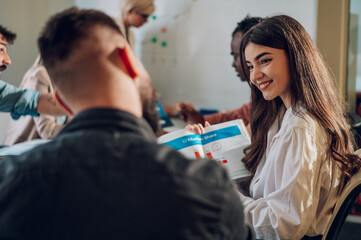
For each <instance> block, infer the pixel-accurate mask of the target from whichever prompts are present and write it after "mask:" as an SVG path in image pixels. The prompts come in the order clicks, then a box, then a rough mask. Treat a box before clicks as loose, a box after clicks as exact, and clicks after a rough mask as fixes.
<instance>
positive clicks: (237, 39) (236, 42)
mask: <svg viewBox="0 0 361 240" xmlns="http://www.w3.org/2000/svg"><path fill="white" fill-rule="evenodd" d="M262 20H263V19H262V18H260V17H250V16H248V15H247V16H246V17H245V18H244V19H243V20H242V21H241V22H239V23H237V27H236V28H235V29H234V30H233V32H232V42H231V55H232V56H233V62H232V67H234V69H235V70H236V72H237V76H238V77H239V78H241V81H247V77H246V76H245V75H244V74H243V71H241V60H240V58H239V53H240V45H241V42H242V38H243V36H244V34H245V33H246V32H247V31H248V30H249V29H250V28H251V27H253V26H255V25H256V24H257V23H259V22H261V21H262Z"/></svg>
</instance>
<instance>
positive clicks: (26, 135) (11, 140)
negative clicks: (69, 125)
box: [4, 56, 63, 146]
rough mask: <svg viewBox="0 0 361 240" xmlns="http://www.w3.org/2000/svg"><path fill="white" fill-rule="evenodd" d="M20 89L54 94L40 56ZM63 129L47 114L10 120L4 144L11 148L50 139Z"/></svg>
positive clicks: (53, 117) (55, 119)
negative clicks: (38, 139)
mask: <svg viewBox="0 0 361 240" xmlns="http://www.w3.org/2000/svg"><path fill="white" fill-rule="evenodd" d="M20 88H21V89H24V88H28V89H32V90H36V91H39V92H41V93H54V88H53V86H52V84H51V82H50V78H49V75H48V72H47V71H46V69H45V68H44V66H43V65H42V64H41V63H40V58H39V56H38V57H37V59H36V60H35V63H34V65H33V66H32V67H31V68H30V69H29V70H28V71H27V72H26V74H25V76H24V78H23V81H22V82H21V84H20ZM62 128H63V126H62V125H58V124H57V117H55V116H51V115H46V114H40V116H39V117H32V116H22V117H20V118H19V119H18V120H10V122H9V125H8V129H7V131H6V134H5V138H4V144H5V145H9V146H10V145H13V144H15V143H20V142H25V141H29V140H32V139H37V138H43V139H50V138H53V137H54V136H55V135H56V134H57V133H58V132H59V131H60V130H61V129H62Z"/></svg>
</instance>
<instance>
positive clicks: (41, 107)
mask: <svg viewBox="0 0 361 240" xmlns="http://www.w3.org/2000/svg"><path fill="white" fill-rule="evenodd" d="M37 111H38V113H39V114H49V115H53V116H62V115H69V113H68V112H67V111H66V110H65V109H64V108H63V107H62V106H61V105H60V104H59V103H58V102H57V101H56V99H55V96H54V95H53V94H50V93H45V94H44V93H42V94H40V96H39V99H38V107H37Z"/></svg>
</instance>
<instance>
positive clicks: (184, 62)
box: [76, 0, 317, 109]
mask: <svg viewBox="0 0 361 240" xmlns="http://www.w3.org/2000/svg"><path fill="white" fill-rule="evenodd" d="M76 4H77V5H78V6H80V7H91V8H98V9H101V10H103V11H105V12H107V13H108V14H110V15H112V16H118V15H119V9H118V0H107V1H104V0H92V1H86V0H76ZM316 4H317V1H316V0H303V1H299V0H272V1H269V0H253V1H246V0H222V1H220V0H155V5H156V12H155V14H154V16H155V17H156V19H153V18H150V19H149V22H148V23H147V24H145V25H144V26H143V27H141V28H139V29H135V33H136V40H137V44H136V47H135V50H136V54H137V55H138V56H139V57H140V58H141V60H142V61H143V63H144V65H145V67H146V69H147V70H148V71H149V73H150V75H151V78H152V80H153V82H154V85H155V87H156V89H157V91H158V92H159V93H160V94H161V96H162V98H161V101H162V102H163V103H167V104H173V103H175V102H177V101H181V100H187V101H190V102H192V103H194V104H195V105H196V106H198V107H202V108H217V109H231V108H235V107H238V106H240V105H241V104H242V103H245V102H248V101H249V98H250V93H249V87H248V85H247V83H241V82H240V80H239V79H238V78H237V77H236V74H235V72H234V70H233V68H232V67H231V63H232V57H231V56H230V41H231V33H232V31H233V29H234V28H235V26H236V23H237V22H239V21H240V20H241V19H243V18H244V17H245V16H246V15H247V14H248V13H249V14H250V15H251V16H261V17H265V16H269V15H276V14H281V13H282V14H287V15H290V16H292V17H294V18H296V19H297V20H299V21H300V22H301V24H302V25H303V26H304V27H305V28H306V30H307V31H308V32H309V34H310V35H311V37H312V38H313V39H315V35H316V34H315V33H316V10H317V9H316ZM162 28H163V30H166V31H165V32H162ZM153 38H156V39H157V42H156V43H153V42H152V39H153ZM162 42H166V44H167V46H166V47H162V45H161V44H162Z"/></svg>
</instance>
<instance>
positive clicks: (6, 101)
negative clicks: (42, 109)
mask: <svg viewBox="0 0 361 240" xmlns="http://www.w3.org/2000/svg"><path fill="white" fill-rule="evenodd" d="M39 96H40V93H39V92H37V91H33V90H30V89H19V88H17V87H14V86H13V85H10V84H8V83H6V82H4V81H1V80H0V111H1V112H10V113H11V117H12V118H13V119H15V120H16V119H18V118H19V117H20V116H21V115H31V116H34V117H37V116H39V114H38V112H37V103H38V98H39Z"/></svg>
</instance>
